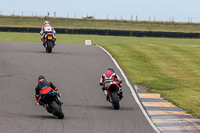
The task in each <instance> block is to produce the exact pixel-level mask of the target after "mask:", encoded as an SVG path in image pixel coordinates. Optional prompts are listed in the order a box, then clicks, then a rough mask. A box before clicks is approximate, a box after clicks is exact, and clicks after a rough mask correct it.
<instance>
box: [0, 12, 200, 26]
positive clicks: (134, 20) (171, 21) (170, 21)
mask: <svg viewBox="0 0 200 133" xmlns="http://www.w3.org/2000/svg"><path fill="white" fill-rule="evenodd" d="M0 16H5V17H42V18H45V17H47V18H48V17H49V18H64V19H86V18H87V16H86V17H81V18H77V17H76V18H74V17H59V16H55V17H54V16H47V15H46V16H35V15H33V16H30V15H23V16H22V15H13V14H12V15H3V14H2V15H1V14H0ZM88 17H93V16H88ZM90 19H91V20H92V19H95V20H110V21H133V22H136V21H137V22H163V23H196V24H199V23H200V22H193V21H191V20H189V21H187V22H178V21H173V18H171V20H169V21H162V20H156V19H155V20H136V19H132V20H131V19H123V18H122V19H115V18H114V19H109V18H88V20H90Z"/></svg>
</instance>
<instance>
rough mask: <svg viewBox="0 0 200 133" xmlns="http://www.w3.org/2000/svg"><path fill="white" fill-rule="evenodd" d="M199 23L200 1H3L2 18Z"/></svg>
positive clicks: (0, 11)
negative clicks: (51, 17)
mask: <svg viewBox="0 0 200 133" xmlns="http://www.w3.org/2000/svg"><path fill="white" fill-rule="evenodd" d="M22 12H23V15H24V16H32V15H34V16H35V15H37V16H45V15H47V13H48V12H49V13H50V16H54V12H56V16H57V17H71V18H74V17H76V18H82V17H86V16H87V15H88V16H94V17H95V18H97V19H107V18H108V19H115V18H116V19H121V17H122V19H127V20H130V19H131V16H133V17H132V19H136V16H137V18H138V20H147V21H148V20H149V19H150V20H154V19H156V20H159V21H169V20H170V18H171V19H172V18H173V17H174V20H175V21H177V22H188V20H190V21H191V20H192V21H193V22H200V0H31V1H30V0H0V14H3V15H11V14H15V15H22Z"/></svg>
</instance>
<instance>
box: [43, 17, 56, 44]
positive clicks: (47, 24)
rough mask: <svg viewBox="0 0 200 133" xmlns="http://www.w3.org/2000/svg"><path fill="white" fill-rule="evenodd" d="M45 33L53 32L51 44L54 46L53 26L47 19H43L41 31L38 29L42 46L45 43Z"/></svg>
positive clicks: (54, 32)
mask: <svg viewBox="0 0 200 133" xmlns="http://www.w3.org/2000/svg"><path fill="white" fill-rule="evenodd" d="M46 33H53V39H52V41H53V45H54V46H55V41H56V36H55V34H56V31H55V30H54V28H53V27H52V26H51V25H50V22H49V21H45V22H44V26H43V27H42V29H41V31H40V35H41V40H42V42H43V46H44V45H45V35H46Z"/></svg>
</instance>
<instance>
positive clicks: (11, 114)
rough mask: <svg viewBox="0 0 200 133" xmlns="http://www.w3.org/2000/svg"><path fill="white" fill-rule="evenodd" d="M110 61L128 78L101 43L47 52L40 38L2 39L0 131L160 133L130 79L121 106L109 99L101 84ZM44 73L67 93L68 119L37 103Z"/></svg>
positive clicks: (33, 132) (0, 44)
mask: <svg viewBox="0 0 200 133" xmlns="http://www.w3.org/2000/svg"><path fill="white" fill-rule="evenodd" d="M110 66H112V67H113V68H114V69H115V71H116V73H118V74H119V76H120V77H121V78H122V80H123V81H124V79H123V77H122V75H121V74H120V72H119V70H118V69H117V68H116V66H115V64H114V63H113V61H112V60H111V59H110V58H109V56H108V55H107V54H106V53H105V52H104V51H103V50H102V49H100V48H99V47H97V46H85V45H70V44H57V45H56V46H55V48H53V50H52V53H46V52H45V49H44V47H43V46H42V44H40V43H25V42H0V99H1V107H0V132H2V133H46V132H48V133H53V132H56V133H154V132H155V131H154V129H153V128H152V127H151V125H150V124H149V122H148V121H147V120H146V118H145V117H144V115H143V113H142V112H141V110H140V108H139V106H138V105H137V104H136V102H135V100H134V98H133V96H132V94H131V91H130V89H129V88H128V86H127V85H126V84H125V83H123V89H124V98H123V99H122V101H121V102H120V105H121V108H120V110H114V109H113V108H112V106H111V104H110V103H109V102H107V101H106V98H105V95H104V93H103V91H102V90H101V87H100V86H99V84H98V83H99V79H100V76H101V74H102V73H104V72H105V71H106V69H107V68H108V67H110ZM41 74H43V75H45V76H46V78H47V79H48V80H50V81H52V82H53V83H54V85H55V86H56V87H57V88H58V91H59V92H60V93H61V94H62V97H61V100H62V101H63V102H64V104H63V112H64V114H65V118H64V119H63V120H59V119H57V118H56V117H54V116H52V115H51V114H49V113H47V112H46V110H45V109H44V108H43V107H41V106H38V105H37V104H36V100H35V97H34V95H35V92H34V91H35V90H34V89H35V86H36V84H37V78H38V76H39V75H41Z"/></svg>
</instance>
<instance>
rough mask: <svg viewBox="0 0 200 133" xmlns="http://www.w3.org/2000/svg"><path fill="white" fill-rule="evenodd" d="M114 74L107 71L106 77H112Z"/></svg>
mask: <svg viewBox="0 0 200 133" xmlns="http://www.w3.org/2000/svg"><path fill="white" fill-rule="evenodd" d="M112 74H113V72H112V71H110V70H107V71H106V73H105V75H106V76H107V77H110V76H111V75H112Z"/></svg>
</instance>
